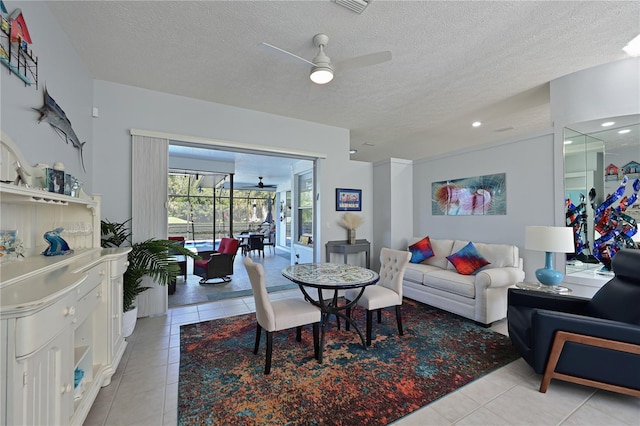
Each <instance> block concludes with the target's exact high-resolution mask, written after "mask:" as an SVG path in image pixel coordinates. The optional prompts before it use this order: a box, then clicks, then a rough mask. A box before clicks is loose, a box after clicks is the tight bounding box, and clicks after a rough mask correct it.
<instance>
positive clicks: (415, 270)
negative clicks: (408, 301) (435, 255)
mask: <svg viewBox="0 0 640 426" xmlns="http://www.w3.org/2000/svg"><path fill="white" fill-rule="evenodd" d="M440 269H441V268H438V267H437V266H431V265H425V264H424V263H409V264H407V267H406V269H405V270H404V279H405V280H407V281H413V282H414V283H420V284H422V282H423V281H424V274H426V273H429V272H432V271H437V270H440Z"/></svg>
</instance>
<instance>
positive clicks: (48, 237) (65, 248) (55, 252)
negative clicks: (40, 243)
mask: <svg viewBox="0 0 640 426" xmlns="http://www.w3.org/2000/svg"><path fill="white" fill-rule="evenodd" d="M63 230H64V229H63V228H56V229H54V230H52V231H47V232H45V233H44V240H45V241H46V242H47V243H49V247H47V249H46V250H45V251H43V252H42V254H44V255H45V256H60V255H64V254H71V253H73V250H71V248H69V244H67V242H66V241H65V240H64V238H62V237H61V236H60V233H61V232H62V231H63Z"/></svg>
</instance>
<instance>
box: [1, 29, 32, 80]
mask: <svg viewBox="0 0 640 426" xmlns="http://www.w3.org/2000/svg"><path fill="white" fill-rule="evenodd" d="M0 62H1V63H2V64H3V65H4V66H6V67H7V68H8V69H9V72H11V73H13V74H15V75H17V76H18V77H19V78H20V79H21V80H22V81H23V82H24V84H25V86H30V85H32V84H35V87H36V90H37V89H38V57H37V56H36V55H34V53H33V50H31V49H29V48H28V45H26V47H24V48H23V47H22V46H21V43H19V42H12V41H11V26H10V24H9V22H8V21H7V20H6V19H4V18H2V27H1V31H0Z"/></svg>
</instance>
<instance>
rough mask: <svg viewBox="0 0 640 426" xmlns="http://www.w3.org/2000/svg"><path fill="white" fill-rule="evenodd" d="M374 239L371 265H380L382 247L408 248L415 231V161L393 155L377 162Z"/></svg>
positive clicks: (374, 183) (375, 167) (374, 177)
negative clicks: (409, 238)
mask: <svg viewBox="0 0 640 426" xmlns="http://www.w3.org/2000/svg"><path fill="white" fill-rule="evenodd" d="M373 187H374V188H375V191H376V197H375V199H374V215H373V223H374V229H375V230H376V232H375V233H374V239H373V242H372V247H371V267H372V268H373V269H379V267H380V260H379V256H378V255H379V253H380V249H381V248H382V247H390V248H393V249H396V250H406V248H407V243H406V241H407V235H409V236H411V235H413V161H410V160H402V159H398V158H390V159H389V160H386V161H381V162H378V163H376V164H374V166H373Z"/></svg>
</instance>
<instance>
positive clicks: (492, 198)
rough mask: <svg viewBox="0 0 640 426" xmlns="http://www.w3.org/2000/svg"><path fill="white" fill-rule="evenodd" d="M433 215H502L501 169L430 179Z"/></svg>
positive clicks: (504, 209)
mask: <svg viewBox="0 0 640 426" xmlns="http://www.w3.org/2000/svg"><path fill="white" fill-rule="evenodd" d="M431 197H432V198H431V213H432V214H433V215H438V216H441V215H446V216H467V215H506V214H507V177H506V174H505V173H497V174H494V175H485V176H476V177H470V178H463V179H454V180H447V181H442V182H433V183H432V184H431Z"/></svg>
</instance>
